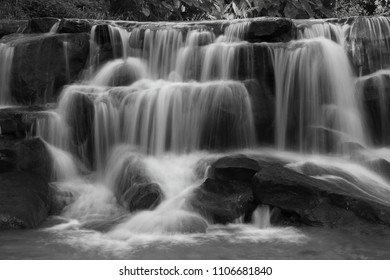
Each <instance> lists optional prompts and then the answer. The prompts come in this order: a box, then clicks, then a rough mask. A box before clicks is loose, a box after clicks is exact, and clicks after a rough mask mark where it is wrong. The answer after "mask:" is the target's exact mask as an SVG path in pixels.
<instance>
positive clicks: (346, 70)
mask: <svg viewBox="0 0 390 280" xmlns="http://www.w3.org/2000/svg"><path fill="white" fill-rule="evenodd" d="M273 52H274V67H275V80H276V81H275V84H276V142H277V147H278V148H280V149H286V148H289V147H288V145H291V144H292V145H294V146H295V147H296V148H298V149H299V150H300V151H306V152H326V151H329V150H331V151H332V150H333V151H335V150H336V151H337V150H339V149H340V147H342V144H343V143H346V142H353V143H359V144H361V145H363V146H364V145H366V144H367V143H368V142H367V141H368V140H367V139H366V138H367V137H366V135H365V133H364V123H363V120H362V119H361V116H362V113H361V109H360V103H359V100H358V99H357V98H356V97H355V94H354V88H353V75H352V70H351V68H350V65H349V61H348V58H347V56H346V54H345V52H344V50H343V48H342V47H341V46H340V45H338V44H336V43H334V42H332V41H330V40H327V39H324V38H316V39H312V40H302V41H297V42H292V43H291V44H289V45H288V46H286V47H281V48H275V49H273ZM335 65H337V67H335ZM293 148H294V147H293Z"/></svg>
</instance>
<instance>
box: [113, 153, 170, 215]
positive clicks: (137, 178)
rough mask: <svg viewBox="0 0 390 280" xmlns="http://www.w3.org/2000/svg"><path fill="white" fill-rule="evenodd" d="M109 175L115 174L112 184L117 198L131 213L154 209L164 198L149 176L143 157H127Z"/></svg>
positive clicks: (132, 155) (136, 155) (134, 155)
mask: <svg viewBox="0 0 390 280" xmlns="http://www.w3.org/2000/svg"><path fill="white" fill-rule="evenodd" d="M120 160H121V159H119V161H120ZM109 173H112V174H115V175H114V176H113V178H112V182H110V184H111V185H112V188H113V190H114V194H115V197H116V198H117V200H118V202H119V204H120V205H122V206H123V207H124V208H126V209H127V210H129V211H130V212H134V211H138V210H146V209H153V208H155V207H157V206H158V205H159V204H160V203H161V201H162V200H163V198H164V194H163V192H162V190H161V188H160V186H159V185H158V184H156V183H153V182H152V181H151V179H150V178H149V176H148V175H147V173H146V169H145V165H144V162H143V158H142V156H140V155H138V154H136V153H135V154H129V155H126V156H125V158H124V159H123V160H122V161H120V163H119V164H118V165H116V166H115V167H114V168H113V170H110V171H109Z"/></svg>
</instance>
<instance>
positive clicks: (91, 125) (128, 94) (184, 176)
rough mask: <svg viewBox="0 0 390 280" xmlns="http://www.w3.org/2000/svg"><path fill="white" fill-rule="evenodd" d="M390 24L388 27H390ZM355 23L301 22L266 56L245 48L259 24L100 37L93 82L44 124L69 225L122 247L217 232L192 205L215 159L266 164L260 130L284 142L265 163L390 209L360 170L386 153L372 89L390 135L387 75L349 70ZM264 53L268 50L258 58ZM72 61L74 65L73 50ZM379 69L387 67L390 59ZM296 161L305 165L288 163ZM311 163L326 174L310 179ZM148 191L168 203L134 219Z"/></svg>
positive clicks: (378, 180) (264, 215)
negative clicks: (71, 197)
mask: <svg viewBox="0 0 390 280" xmlns="http://www.w3.org/2000/svg"><path fill="white" fill-rule="evenodd" d="M383 21H384V20H383V19H380V20H378V22H381V23H380V25H381V26H382V28H384V27H383V26H385V24H384V23H382V22H383ZM356 22H359V19H357V21H356ZM356 22H355V23H353V24H352V25H351V24H349V23H348V24H341V23H331V22H325V21H321V22H318V21H317V22H315V23H314V24H311V25H309V26H304V24H303V25H302V26H299V28H298V31H299V32H298V34H297V37H298V40H296V41H290V42H288V43H260V44H257V43H250V42H246V41H244V39H245V38H246V36H247V35H248V34H251V32H252V30H251V21H233V22H231V23H230V24H229V25H227V24H226V22H225V23H223V24H222V23H221V25H220V26H219V27H220V28H221V29H220V30H218V29H212V28H210V27H207V26H200V27H197V26H192V25H189V26H185V27H183V24H181V23H178V24H173V23H172V24H167V25H164V28H161V26H158V25H154V24H152V23H148V24H145V25H141V24H135V25H131V26H130V25H128V29H125V28H122V27H120V26H118V25H117V24H119V23H115V22H111V23H110V24H108V25H96V26H93V27H92V30H91V41H90V54H89V55H90V56H89V59H88V65H87V66H86V69H85V73H84V74H85V75H84V79H83V80H82V81H81V82H80V83H79V84H73V85H68V86H66V87H64V89H63V91H62V93H61V95H60V98H59V102H58V108H57V109H56V110H54V111H51V112H46V113H45V114H44V115H45V117H43V118H41V119H39V120H38V121H37V123H36V132H37V135H39V136H41V137H42V138H43V139H44V140H45V141H46V142H47V143H48V149H49V151H50V153H51V154H52V156H53V157H55V158H56V159H57V160H56V161H55V171H56V174H57V175H56V177H57V178H61V179H64V180H60V183H58V184H59V186H60V187H61V188H64V189H69V190H71V191H73V192H75V193H76V195H75V196H76V200H75V202H74V203H73V204H72V205H69V207H67V208H66V209H65V211H64V213H63V216H64V217H66V218H68V219H76V220H77V221H78V223H79V225H78V226H80V227H83V228H88V229H97V230H99V231H107V230H108V233H107V235H108V236H109V237H113V238H115V239H126V238H129V236H131V235H132V234H137V233H148V234H166V233H168V234H172V233H177V232H181V233H199V232H205V231H206V229H207V228H208V227H209V226H210V225H209V222H210V221H206V218H204V217H202V215H201V214H199V213H198V212H196V211H195V210H194V209H195V208H192V207H191V205H190V204H189V200H190V199H191V198H192V196H193V195H195V194H196V192H195V190H198V189H197V188H200V186H201V185H202V184H203V182H204V181H205V180H206V179H216V178H208V177H207V174H211V173H210V172H204V171H205V170H207V168H209V170H210V169H211V167H210V166H209V162H208V160H209V159H210V158H211V157H213V156H215V157H216V158H218V157H219V156H220V155H221V154H224V155H225V154H229V153H230V152H231V151H235V150H240V151H247V150H248V149H249V150H250V151H251V153H252V152H253V154H255V155H259V156H262V155H261V152H259V151H258V148H259V146H258V141H257V136H259V135H260V136H261V135H262V134H263V133H264V134H267V133H270V132H269V131H268V127H267V128H264V127H263V126H261V123H262V122H269V123H270V125H269V127H271V128H270V130H272V129H274V130H272V132H274V133H275V140H274V143H267V144H270V145H271V144H274V145H275V146H276V148H277V149H276V150H275V149H274V150H272V155H266V157H267V159H268V158H272V159H275V160H276V161H278V162H279V161H280V162H283V164H285V165H286V167H287V168H290V169H293V170H295V171H297V172H300V173H302V174H305V176H311V177H313V178H316V179H318V180H323V181H326V182H328V183H330V184H332V186H333V185H335V186H339V185H340V186H342V187H346V186H347V187H348V188H350V189H352V190H353V191H356V192H359V194H361V195H363V196H367V197H370V198H372V199H374V200H375V201H377V202H380V203H383V202H386V201H388V198H387V197H386V198H385V197H384V195H382V197H381V191H383V192H384V191H385V190H387V188H388V183H387V180H386V179H384V178H382V176H380V175H379V174H378V173H375V172H374V171H372V170H369V168H368V167H367V166H364V167H363V165H364V164H365V163H363V160H362V157H363V155H362V153H363V152H362V150H364V149H366V150H364V151H366V152H367V153H370V152H373V153H374V152H375V153H377V151H375V150H374V149H372V147H373V146H372V145H373V144H377V143H376V142H375V139H374V138H376V136H375V135H373V133H368V131H370V130H369V129H368V128H367V126H366V124H368V123H370V121H369V120H368V117H367V115H368V113H367V111H368V109H367V102H366V99H367V96H365V94H366V91H368V90H367V87H369V86H372V85H374V87H375V88H376V93H377V97H378V98H377V102H378V104H377V105H376V106H378V108H380V113H379V115H380V117H379V119H380V125H378V126H380V128H379V130H380V131H381V132H380V133H382V132H383V133H382V134H381V136H380V137H382V138H383V139H384V142H386V141H387V140H386V139H387V138H388V137H390V136H389V135H388V133H387V129H386V124H387V123H388V118H389V112H388V109H387V107H386V104H387V103H388V98H387V96H386V89H387V87H386V85H387V76H388V73H387V70H382V71H379V72H377V73H374V74H371V75H367V76H362V75H360V77H357V76H358V75H356V73H357V72H354V70H356V69H353V67H352V66H351V61H350V60H351V58H352V59H355V60H354V61H353V62H356V57H358V56H359V52H358V49H359V46H360V45H359V44H360V41H359V40H360V39H359V38H358V36H357V35H356V34H357V31H356V28H357V27H356V24H357V23H356ZM369 22H370V21H369ZM373 22H374V23H375V21H373ZM215 24H216V25H217V22H216V23H215ZM184 25H185V24H184ZM374 25H375V24H374ZM214 28H215V27H214ZM372 28H374V27H372ZM374 29H375V28H374ZM368 30H373V29H368ZM222 31H223V32H222ZM218 32H219V33H218ZM373 33H375V32H373ZM389 33H390V31H389ZM217 34H222V35H219V36H218V35H217ZM250 36H251V35H250ZM370 36H371V35H370ZM372 36H374V37H375V36H379V37H380V36H382V35H380V34H378V32H376V33H375V34H374V35H372ZM379 37H378V38H379ZM378 40H379V39H378ZM373 41H375V40H373ZM351 46H352V50H350V49H349V47H351ZM382 47H384V46H382ZM260 50H261V51H264V50H265V52H264V53H262V55H258V53H256V52H259V51H260ZM64 52H65V57H67V56H68V45H67V43H64ZM268 55H271V56H272V57H266V56H268ZM263 59H264V60H263ZM267 59H268V61H267ZM381 59H382V61H383V62H385V53H383V55H382V57H381ZM267 62H268V63H267ZM268 64H269V65H268ZM384 65H385V63H383V65H380V67H382V66H384ZM355 66H356V64H355ZM375 67H376V66H375ZM375 67H373V68H375ZM66 69H67V71H69V70H68V69H69V66H66ZM261 71H263V72H261ZM260 72H261V73H260ZM362 73H363V72H361V73H360V74H362ZM268 78H269V79H268ZM252 85H253V86H252ZM268 101H269V102H268ZM273 102H274V103H273ZM268 106H274V109H275V116H273V115H272V116H266V117H264V118H265V121H264V120H262V119H261V117H262V116H261V117H260V118H259V115H260V114H261V113H262V110H263V109H264V111H267V112H268V111H270V110H271V109H269V108H266V107H268ZM375 108H376V107H375ZM270 115H271V114H270ZM371 121H376V119H374V120H371ZM272 132H271V133H272ZM378 133H379V132H378ZM380 133H379V134H380ZM259 138H260V137H259ZM271 138H272V137H271ZM270 142H271V141H270ZM351 144H352V145H351ZM353 144H355V147H356V146H359V147H361V150H360V151H358V152H360V154H359V153H358V152H356V150H353V147H352V146H353ZM351 147H352V148H351ZM261 148H263V147H261ZM286 150H291V151H294V152H293V153H292V154H293V155H292V156H291V155H289V156H286V155H285V153H287V152H286ZM355 152H356V153H355ZM217 153H218V154H217ZM329 154H332V155H334V158H336V159H337V160H334V162H335V165H337V166H336V167H337V168H335V169H336V171H335V169H331V168H328V162H329V161H332V159H329V158H327V155H329ZM309 155H311V156H313V157H309ZM315 156H318V157H319V158H321V160H318V161H315ZM359 156H361V157H360V158H359ZM305 157H307V158H309V159H310V160H311V161H313V162H314V163H315V164H318V165H319V166H320V167H321V168H323V170H325V171H326V172H324V173H321V172H320V171H321V170H322V169H321V170H320V171H318V170H317V171H318V172H317V173H315V172H312V173H311V171H312V170H307V168H306V166H305V164H306V163H308V164H310V163H311V162H308V161H307V160H306V161H305ZM341 157H345V158H347V157H349V160H350V161H351V162H347V163H346V161H347V160H346V159H343V160H341V159H340V158H341ZM330 158H331V157H330ZM203 161H205V162H206V163H205V164H204V165H205V166H204V170H203V169H202V170H201V171H199V164H200V162H201V163H202V162H203ZM79 162H82V163H83V164H84V165H85V166H86V167H87V168H89V169H90V172H88V173H89V176H86V177H83V176H82V175H78V173H79V170H78V169H80V168H79V167H80V166H79ZM67 167H69V168H67ZM355 171H356V172H358V173H359V174H358V175H356V176H354V172H355ZM340 174H341V175H340ZM205 176H206V177H207V178H206V177H205ZM351 178H352V179H351ZM342 187H340V188H342ZM347 187H346V188H347ZM139 190H141V192H142V193H143V194H144V193H146V194H150V195H151V197H152V198H153V199H155V200H156V201H157V202H156V201H152V203H151V204H150V205H149V206H148V207H147V208H142V207H140V208H137V207H135V206H134V205H133V201H132V199H133V198H134V197H135V196H136V194H137V191H139ZM149 192H150V193H149ZM252 210H253V209H252ZM199 212H201V211H199ZM275 212H276V211H275ZM240 215H241V213H240ZM205 216H206V214H205ZM236 218H237V217H234V219H236ZM248 218H249V219H250V216H247V215H246V214H245V215H244V216H242V217H241V220H244V219H245V220H246V221H247V220H248ZM238 220H240V218H238ZM270 220H271V210H270V207H268V206H261V207H258V208H257V209H256V210H255V211H254V213H253V216H252V226H249V227H251V228H252V229H255V230H259V229H261V230H266V229H267V230H268V229H269V228H271V227H272V226H271V223H270Z"/></svg>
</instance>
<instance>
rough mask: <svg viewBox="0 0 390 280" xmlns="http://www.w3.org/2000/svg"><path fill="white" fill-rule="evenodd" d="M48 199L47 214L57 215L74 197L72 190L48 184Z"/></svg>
mask: <svg viewBox="0 0 390 280" xmlns="http://www.w3.org/2000/svg"><path fill="white" fill-rule="evenodd" d="M48 199H49V205H50V211H49V215H59V214H61V212H62V210H64V208H65V207H66V206H68V205H69V204H71V203H72V202H74V200H75V197H74V195H73V193H72V192H70V191H68V190H63V189H61V188H59V187H57V186H56V185H53V184H50V185H49V191H48Z"/></svg>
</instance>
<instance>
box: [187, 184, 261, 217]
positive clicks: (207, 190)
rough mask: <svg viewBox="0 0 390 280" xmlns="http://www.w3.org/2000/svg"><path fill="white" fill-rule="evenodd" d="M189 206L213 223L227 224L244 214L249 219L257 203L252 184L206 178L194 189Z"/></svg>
mask: <svg viewBox="0 0 390 280" xmlns="http://www.w3.org/2000/svg"><path fill="white" fill-rule="evenodd" d="M189 207H190V208H191V209H192V210H194V211H196V212H198V213H199V214H201V215H202V216H203V217H205V218H206V219H207V220H208V221H209V222H211V223H219V224H227V223H233V222H234V221H235V220H236V219H238V218H240V217H242V216H245V218H244V219H245V220H246V221H249V220H250V217H251V216H252V213H253V211H254V210H255V208H256V205H255V204H254V201H253V194H252V188H251V184H248V183H245V182H237V181H235V182H229V181H222V180H218V179H206V181H205V182H204V183H203V184H202V185H201V186H199V187H198V188H197V189H195V190H194V192H193V195H192V197H191V198H190V199H189Z"/></svg>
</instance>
